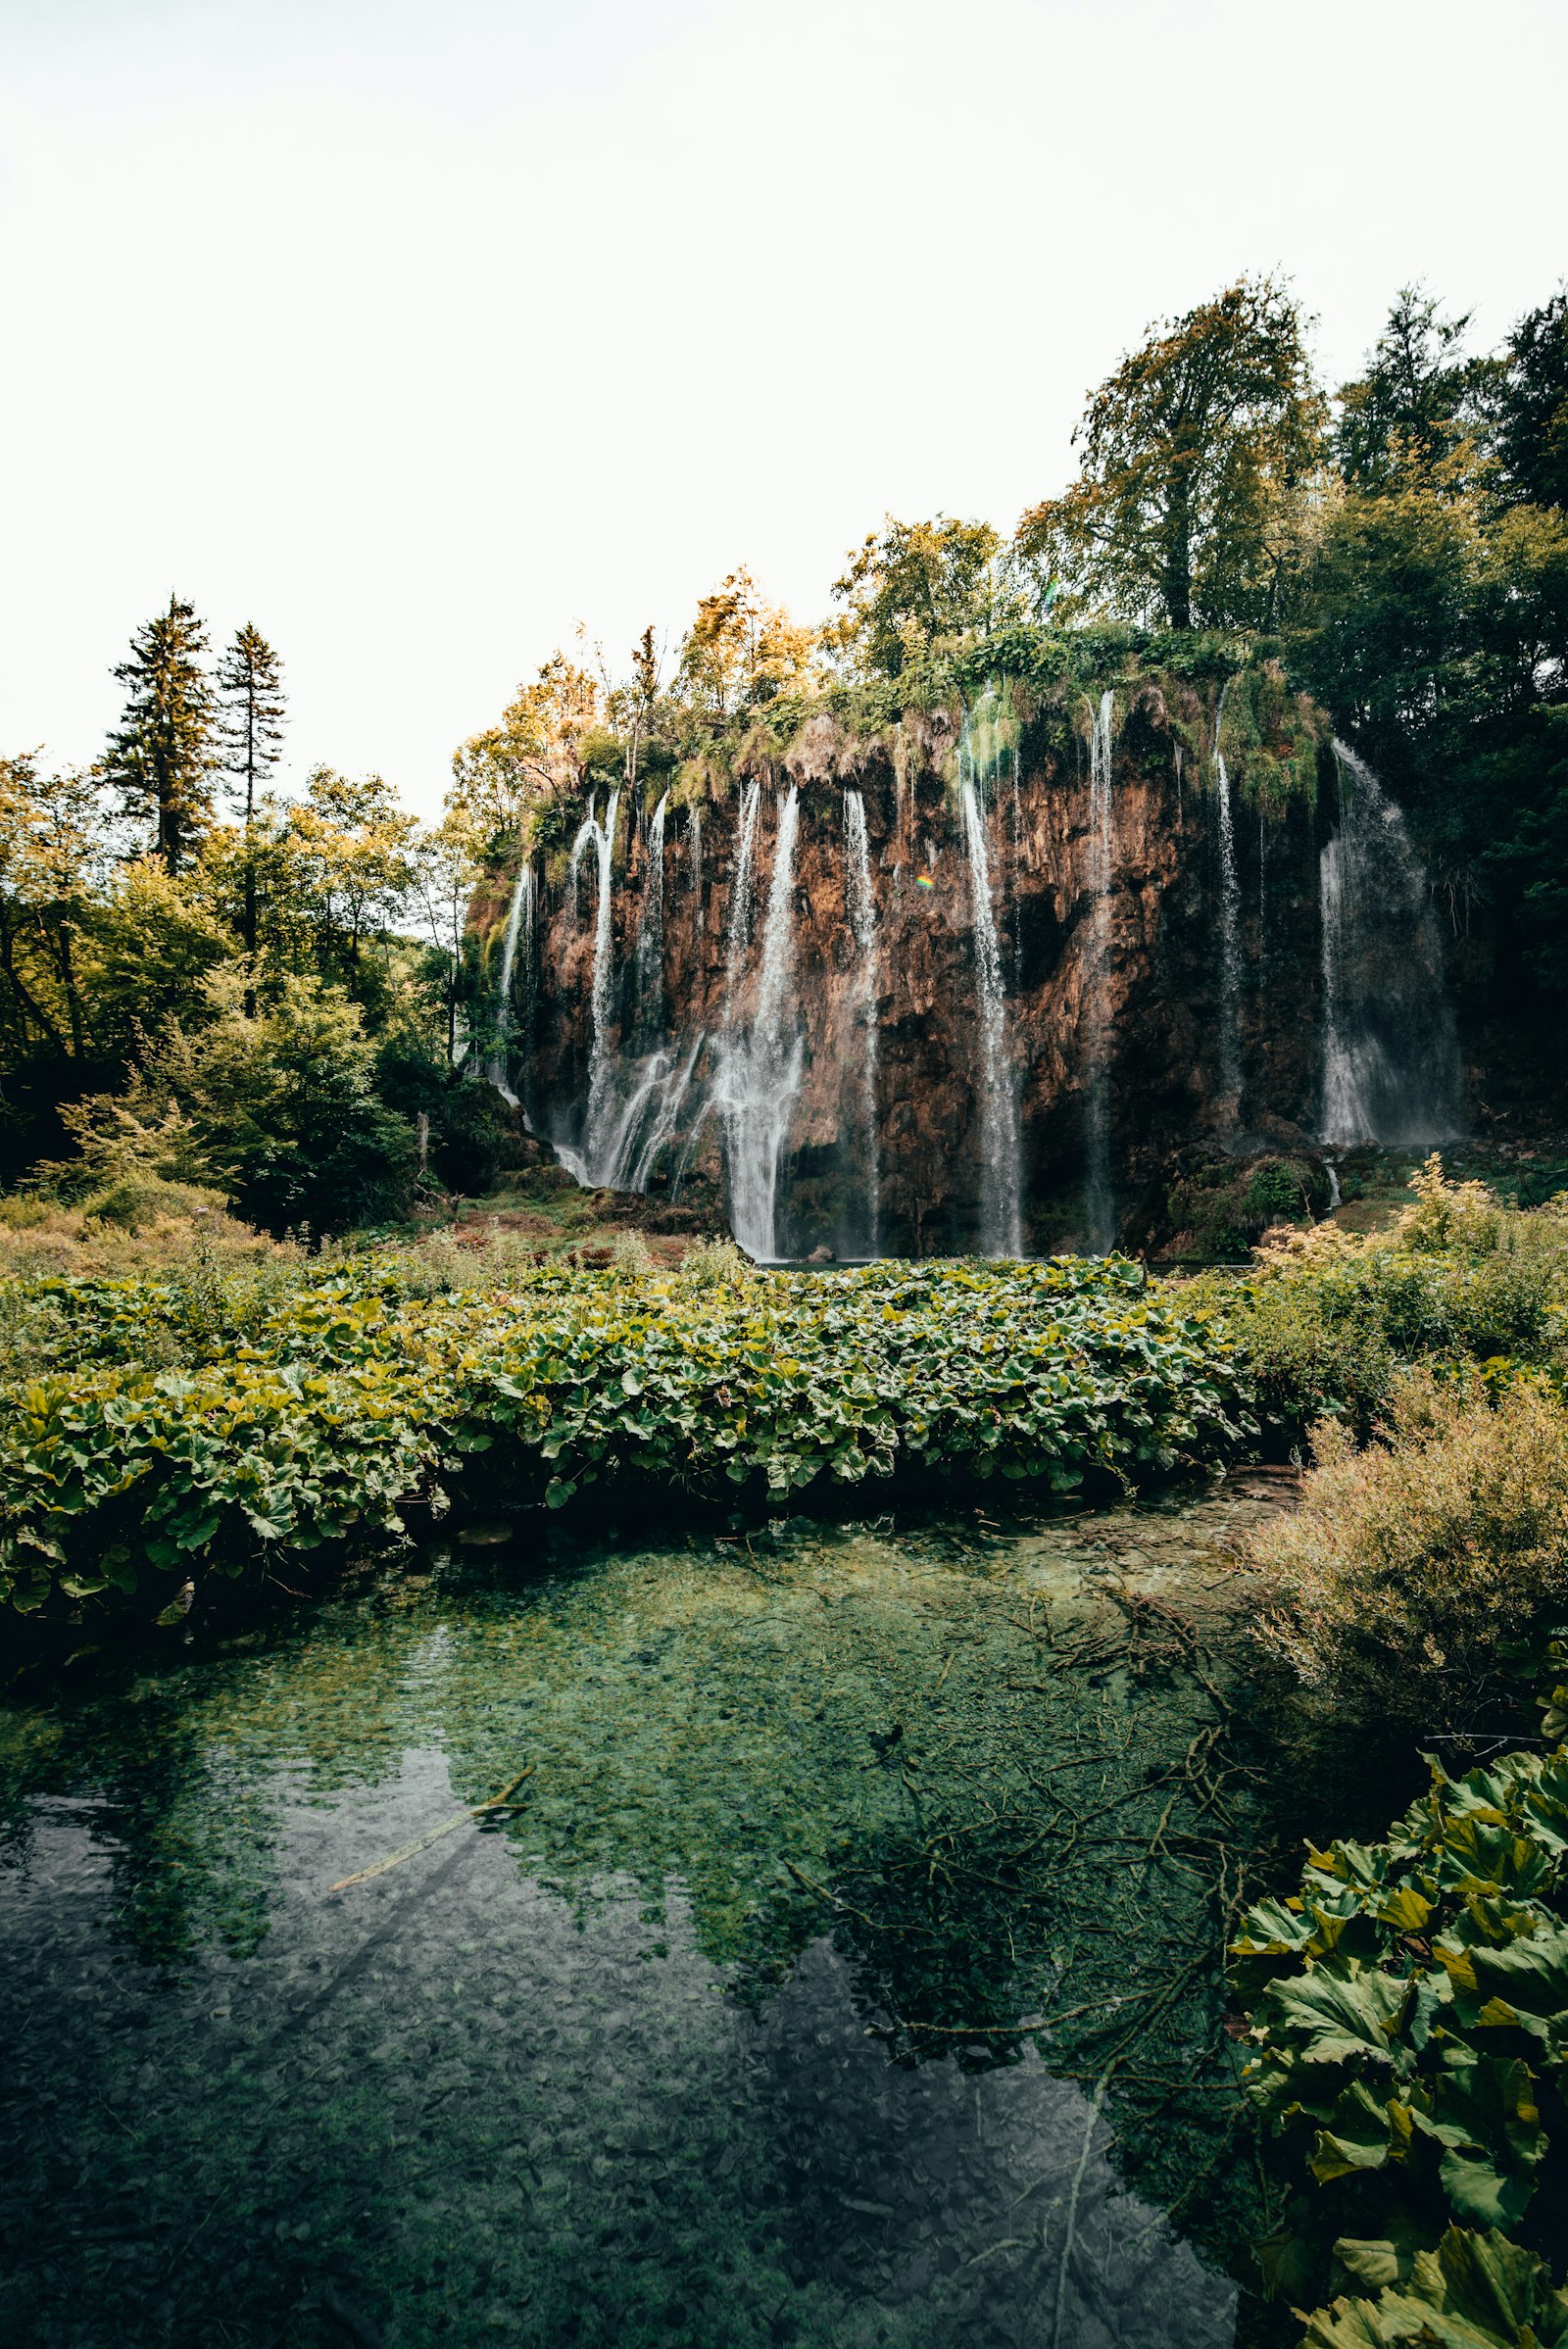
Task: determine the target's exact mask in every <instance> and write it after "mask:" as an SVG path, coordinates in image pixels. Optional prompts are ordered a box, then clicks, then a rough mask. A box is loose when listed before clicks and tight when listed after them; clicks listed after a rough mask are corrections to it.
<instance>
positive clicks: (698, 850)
mask: <svg viewBox="0 0 1568 2349" xmlns="http://www.w3.org/2000/svg"><path fill="white" fill-rule="evenodd" d="M686 831H687V847H688V852H689V854H690V856H691V885H692V895H693V897H694V898H696V900H697V902H698V904H699V905H701V903H702V897H703V811H702V809H701V808H700V807H698V805H697V802H696V801H695V800H694V801H693V802H692V804H691V806H690V807H688V808H687V810H686Z"/></svg>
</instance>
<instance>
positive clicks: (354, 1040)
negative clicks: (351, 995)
mask: <svg viewBox="0 0 1568 2349" xmlns="http://www.w3.org/2000/svg"><path fill="white" fill-rule="evenodd" d="M374 1069H375V1052H374V1046H373V1044H372V1042H371V1040H370V1038H369V1037H368V1035H367V1033H366V1029H365V1020H364V1015H363V1013H362V1012H361V1010H360V1007H359V1005H358V1004H357V1003H350V1002H349V1001H347V1000H346V998H344V997H343V996H342V995H340V994H338V993H336V992H335V991H334V990H332V989H329V988H323V987H321V986H319V984H318V983H317V982H316V981H314V980H309V979H292V980H290V981H289V982H288V983H287V984H286V986H285V987H284V988H283V989H282V990H281V992H280V993H279V995H278V997H277V1000H276V1002H275V1003H271V1004H268V1005H264V1006H262V1007H261V1008H260V1009H259V1010H257V1011H255V1012H250V1011H247V1009H246V1008H245V1004H244V1002H243V999H242V996H241V994H240V993H239V991H237V990H232V989H230V990H227V991H225V994H224V995H223V997H222V998H221V1003H220V1008H219V1012H218V1016H217V1017H216V1018H214V1019H213V1020H212V1021H211V1022H210V1023H209V1024H208V1025H207V1026H205V1027H203V1028H200V1029H198V1030H197V1031H196V1032H195V1033H194V1034H193V1035H189V1036H187V1035H185V1034H183V1033H182V1032H181V1031H180V1030H178V1029H174V1030H172V1032H171V1034H170V1036H169V1037H168V1039H167V1041H166V1042H165V1044H164V1046H163V1047H162V1049H161V1051H160V1052H159V1053H158V1055H157V1056H156V1058H155V1059H154V1060H153V1061H152V1062H151V1063H150V1065H149V1066H148V1068H147V1070H146V1071H145V1073H144V1075H143V1078H142V1080H141V1084H142V1088H143V1089H144V1090H145V1092H146V1093H147V1094H148V1096H149V1097H151V1098H155V1099H156V1098H159V1097H161V1096H162V1097H166V1098H170V1099H172V1100H173V1101H175V1102H177V1103H178V1105H179V1107H180V1108H181V1110H182V1111H183V1112H184V1113H185V1114H186V1115H187V1116H188V1117H189V1118H190V1120H191V1122H192V1124H193V1126H194V1127H195V1129H196V1132H197V1133H198V1135H199V1136H200V1137H201V1140H202V1142H203V1145H204V1147H205V1149H206V1150H207V1151H208V1154H209V1156H210V1158H211V1161H212V1163H213V1164H214V1165H215V1166H216V1167H217V1168H219V1169H220V1171H221V1176H222V1179H223V1182H224V1185H225V1188H226V1190H227V1193H228V1196H229V1198H230V1199H232V1200H233V1201H234V1202H235V1205H236V1206H237V1207H238V1209H239V1212H240V1213H241V1214H242V1215H243V1216H244V1217H245V1218H246V1220H247V1221H248V1222H250V1223H254V1224H257V1225H259V1226H261V1227H262V1229H264V1230H266V1231H270V1232H272V1233H273V1234H275V1235H277V1236H278V1237H281V1236H282V1235H283V1234H284V1233H285V1232H289V1231H292V1230H294V1229H296V1228H302V1229H304V1230H307V1231H309V1232H311V1233H312V1234H313V1235H317V1236H319V1235H320V1234H321V1233H325V1232H344V1231H348V1230H350V1229H352V1228H353V1227H355V1226H356V1225H363V1224H368V1223H373V1222H375V1221H377V1220H379V1219H381V1218H383V1217H385V1216H387V1215H389V1214H391V1213H394V1212H396V1210H397V1209H398V1207H399V1206H400V1205H402V1204H403V1203H404V1202H405V1201H406V1199H407V1197H408V1193H409V1187H410V1184H411V1182H412V1178H413V1159H414V1137H413V1133H412V1131H411V1129H410V1127H409V1124H408V1121H407V1119H405V1118H402V1117H399V1116H398V1115H397V1113H396V1112H395V1111H394V1110H392V1109H389V1108H388V1107H387V1106H386V1104H385V1103H384V1102H383V1101H381V1100H380V1099H379V1098H378V1096H377V1094H376V1091H375V1086H374Z"/></svg>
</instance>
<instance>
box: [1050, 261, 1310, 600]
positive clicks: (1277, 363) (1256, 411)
mask: <svg viewBox="0 0 1568 2349" xmlns="http://www.w3.org/2000/svg"><path fill="white" fill-rule="evenodd" d="M1323 423H1324V403H1323V398H1322V394H1321V393H1320V392H1319V391H1318V389H1317V387H1316V385H1315V383H1314V382H1313V380H1312V372H1311V367H1310V365H1309V363H1308V360H1307V357H1306V352H1305V349H1304V347H1303V344H1302V339H1301V321H1300V318H1299V313H1298V311H1297V308H1296V304H1295V302H1294V300H1293V299H1292V298H1291V296H1290V294H1289V293H1288V292H1287V291H1286V289H1285V288H1284V287H1283V286H1281V285H1278V284H1276V283H1275V282H1274V281H1273V280H1272V279H1269V278H1261V279H1251V278H1243V279H1240V280H1239V281H1238V282H1237V283H1236V284H1235V285H1232V286H1229V287H1227V289H1226V290H1225V292H1224V293H1222V294H1221V295H1219V296H1218V298H1217V299H1216V300H1214V301H1212V302H1205V303H1201V304H1200V306H1199V307H1198V308H1197V309H1196V310H1192V311H1189V312H1188V313H1187V315H1186V316H1185V317H1184V318H1178V319H1175V320H1174V321H1170V322H1168V323H1166V324H1165V325H1164V326H1162V327H1152V328H1151V329H1150V332H1149V335H1148V338H1147V340H1146V341H1145V342H1144V344H1143V346H1142V348H1141V349H1139V350H1137V351H1135V352H1133V353H1131V354H1130V355H1129V357H1127V358H1126V359H1124V360H1123V361H1122V363H1121V365H1120V367H1117V369H1116V371H1115V373H1114V374H1112V375H1110V376H1109V377H1107V379H1106V380H1105V382H1103V384H1102V385H1101V386H1100V389H1099V390H1098V391H1097V392H1096V393H1094V395H1093V396H1092V398H1091V400H1090V403H1089V408H1088V411H1087V413H1086V414H1085V416H1084V420H1083V422H1082V424H1081V425H1080V426H1079V429H1078V432H1077V434H1076V435H1075V444H1076V445H1077V446H1078V447H1079V448H1080V449H1081V450H1082V452H1083V470H1082V472H1081V474H1080V476H1079V478H1078V480H1077V481H1076V482H1075V483H1074V484H1073V485H1072V487H1071V488H1070V489H1068V490H1067V491H1066V492H1065V494H1064V495H1063V496H1061V497H1059V498H1054V499H1049V500H1047V501H1046V503H1045V504H1043V505H1040V506H1037V507H1035V508H1033V509H1032V510H1031V511H1030V512H1029V513H1028V514H1025V515H1024V517H1023V520H1022V522H1021V523H1020V524H1019V530H1018V538H1019V545H1020V548H1021V549H1022V551H1023V552H1024V553H1025V554H1028V555H1031V556H1033V557H1035V558H1037V559H1038V560H1041V561H1043V562H1045V563H1049V564H1050V565H1051V567H1052V570H1053V572H1054V574H1056V575H1057V576H1059V577H1060V578H1061V580H1062V581H1063V583H1064V585H1066V586H1067V587H1068V588H1069V589H1070V590H1071V591H1072V593H1073V595H1074V596H1075V598H1076V599H1077V601H1078V602H1079V603H1080V604H1081V605H1082V606H1083V607H1084V608H1085V609H1088V610H1091V611H1102V612H1117V613H1120V614H1122V615H1124V616H1125V617H1127V618H1130V619H1136V620H1149V619H1151V618H1152V617H1154V616H1155V615H1161V616H1163V617H1164V619H1165V620H1166V621H1167V622H1168V624H1169V625H1170V626H1171V627H1172V628H1190V627H1192V626H1193V625H1194V623H1195V622H1197V623H1199V624H1201V625H1204V626H1208V627H1213V626H1220V627H1238V626H1240V627H1248V626H1251V627H1258V626H1263V627H1274V626H1277V625H1278V624H1279V622H1280V619H1281V618H1282V616H1283V615H1284V612H1285V610H1286V608H1287V606H1288V603H1289V598H1290V593H1291V589H1292V586H1293V584H1294V580H1293V574H1294V573H1295V572H1296V571H1298V570H1299V551H1300V543H1301V540H1302V537H1303V527H1304V512H1305V498H1306V493H1307V492H1308V490H1309V489H1310V487H1311V486H1312V484H1313V481H1314V478H1315V476H1316V474H1317V472H1318V470H1319V467H1320V465H1321V461H1322V434H1323Z"/></svg>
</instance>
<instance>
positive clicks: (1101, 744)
mask: <svg viewBox="0 0 1568 2349" xmlns="http://www.w3.org/2000/svg"><path fill="white" fill-rule="evenodd" d="M1115 713H1116V697H1115V694H1114V693H1113V692H1111V691H1110V690H1109V689H1108V688H1107V690H1106V691H1105V692H1104V693H1103V694H1102V695H1101V697H1100V702H1099V705H1098V707H1097V709H1096V710H1095V727H1094V732H1093V734H1092V735H1091V736H1090V741H1089V887H1090V891H1091V894H1092V898H1093V905H1094V910H1093V916H1092V927H1091V932H1090V969H1089V973H1088V981H1089V983H1088V987H1087V988H1086V990H1085V992H1086V995H1087V997H1088V1006H1087V1007H1088V1035H1087V1042H1088V1048H1089V1050H1088V1078H1087V1083H1086V1085H1085V1088H1084V1162H1085V1163H1084V1211H1085V1217H1086V1220H1087V1222H1088V1225H1089V1245H1090V1248H1092V1249H1093V1250H1094V1251H1095V1252H1096V1254H1098V1255H1102V1256H1103V1255H1108V1254H1109V1252H1110V1250H1111V1248H1113V1247H1114V1246H1115V1241H1116V1203H1115V1198H1114V1195H1113V1193H1112V1191H1111V1187H1110V1063H1111V1045H1112V1041H1113V1038H1112V1033H1111V1016H1110V946H1111V938H1110V915H1111V903H1110V893H1111V883H1112V881H1113V879H1114V877H1115V831H1114V818H1115V809H1114V806H1113V803H1112V800H1111V790H1110V755H1111V725H1112V722H1113V720H1114V717H1115Z"/></svg>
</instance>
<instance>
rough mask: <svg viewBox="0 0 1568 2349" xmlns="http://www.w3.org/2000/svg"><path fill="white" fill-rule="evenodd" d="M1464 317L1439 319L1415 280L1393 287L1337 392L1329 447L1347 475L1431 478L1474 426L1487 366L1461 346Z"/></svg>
mask: <svg viewBox="0 0 1568 2349" xmlns="http://www.w3.org/2000/svg"><path fill="white" fill-rule="evenodd" d="M1469 323H1470V320H1469V318H1468V316H1466V317H1464V318H1443V317H1441V316H1440V315H1439V305H1438V303H1437V302H1436V301H1435V300H1434V299H1433V297H1432V296H1431V295H1430V294H1426V293H1424V292H1423V291H1422V290H1421V288H1420V287H1419V286H1409V285H1407V286H1403V287H1401V288H1400V291H1399V293H1398V295H1397V298H1396V300H1395V304H1394V308H1393V309H1392V310H1391V311H1390V313H1389V322H1388V324H1387V325H1386V326H1385V328H1384V330H1383V332H1382V334H1381V335H1380V336H1379V337H1378V340H1377V344H1376V346H1375V347H1374V349H1373V351H1372V353H1371V356H1370V357H1369V359H1368V361H1367V366H1366V373H1365V374H1364V375H1363V376H1361V377H1360V379H1359V380H1358V381H1357V382H1355V383H1350V384H1347V386H1346V387H1345V390H1344V391H1343V392H1342V393H1341V395H1340V399H1341V411H1340V417H1339V422H1338V424H1337V426H1336V428H1335V436H1334V437H1335V452H1336V455H1337V456H1338V458H1339V462H1340V469H1341V471H1342V473H1343V474H1344V476H1345V478H1346V480H1347V481H1349V482H1352V483H1354V484H1355V486H1356V487H1357V488H1387V487H1388V486H1390V484H1391V483H1394V482H1396V481H1397V480H1398V479H1400V478H1401V477H1402V476H1404V475H1406V474H1409V473H1411V472H1420V473H1424V474H1426V475H1428V476H1432V475H1434V474H1437V473H1438V472H1440V471H1441V470H1442V469H1443V467H1444V465H1445V463H1446V460H1448V459H1449V458H1451V457H1452V456H1454V455H1455V453H1456V452H1458V451H1460V450H1461V449H1462V447H1463V445H1464V443H1465V441H1466V440H1467V439H1468V438H1469V437H1471V436H1472V435H1474V434H1475V433H1476V432H1477V431H1478V430H1479V429H1480V428H1481V426H1482V423H1483V416H1484V405H1483V404H1484V402H1485V398H1486V387H1487V384H1488V380H1489V378H1490V376H1491V374H1492V373H1493V371H1494V370H1493V368H1492V367H1490V365H1489V363H1488V362H1486V361H1485V360H1479V361H1478V360H1474V359H1468V358H1466V356H1465V351H1464V337H1465V329H1466V328H1467V327H1468V325H1469Z"/></svg>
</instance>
